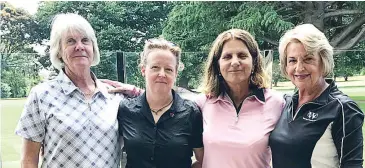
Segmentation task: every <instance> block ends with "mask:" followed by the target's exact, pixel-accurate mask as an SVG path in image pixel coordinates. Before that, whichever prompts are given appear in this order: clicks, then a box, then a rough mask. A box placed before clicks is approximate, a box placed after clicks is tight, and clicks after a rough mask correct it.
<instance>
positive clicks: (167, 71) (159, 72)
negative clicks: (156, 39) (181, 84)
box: [141, 49, 177, 93]
mask: <svg viewBox="0 0 365 168" xmlns="http://www.w3.org/2000/svg"><path fill="white" fill-rule="evenodd" d="M146 59H147V62H146V65H145V66H143V67H142V70H141V71H142V75H143V76H144V77H145V78H146V89H147V90H149V91H152V92H155V93H169V92H171V89H172V87H173V86H174V83H175V80H176V77H177V69H176V66H177V60H176V56H175V55H173V54H172V52H171V51H169V50H162V49H153V50H152V51H151V52H150V53H149V54H148V55H147V58H146Z"/></svg>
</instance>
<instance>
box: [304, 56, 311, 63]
mask: <svg viewBox="0 0 365 168" xmlns="http://www.w3.org/2000/svg"><path fill="white" fill-rule="evenodd" d="M312 60H313V58H310V57H309V58H306V59H305V60H304V61H305V62H309V61H312Z"/></svg>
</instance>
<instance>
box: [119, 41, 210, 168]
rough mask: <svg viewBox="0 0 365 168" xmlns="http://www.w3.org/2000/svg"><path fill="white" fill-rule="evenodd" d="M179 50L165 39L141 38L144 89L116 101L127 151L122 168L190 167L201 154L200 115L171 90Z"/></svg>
mask: <svg viewBox="0 0 365 168" xmlns="http://www.w3.org/2000/svg"><path fill="white" fill-rule="evenodd" d="M180 53H181V50H180V48H179V47H178V46H176V45H175V44H173V43H171V42H169V41H166V40H164V39H152V40H148V41H146V44H145V46H144V50H143V52H142V53H141V64H140V66H141V72H142V75H143V76H144V77H145V80H146V91H145V92H144V93H143V94H142V95H140V96H138V97H136V98H132V99H126V100H123V101H122V102H121V103H120V105H119V111H118V121H119V130H120V134H121V136H123V140H124V146H125V149H126V152H127V164H126V168H152V167H156V168H190V167H191V165H192V161H191V156H192V154H193V153H192V152H193V151H194V153H195V157H196V160H197V161H198V162H197V163H196V165H198V166H199V165H200V163H201V161H202V158H203V142H202V132H203V124H202V114H201V112H200V111H199V109H198V107H197V105H196V104H195V103H193V102H192V101H189V100H185V99H182V98H181V97H180V96H179V95H178V94H176V93H175V91H174V90H173V89H172V88H173V86H174V83H175V80H176V77H177V71H178V69H179V62H180Z"/></svg>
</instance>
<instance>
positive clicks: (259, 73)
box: [200, 29, 269, 96]
mask: <svg viewBox="0 0 365 168" xmlns="http://www.w3.org/2000/svg"><path fill="white" fill-rule="evenodd" d="M233 39H236V40H240V41H242V42H243V43H244V44H245V45H246V46H247V48H248V51H249V52H250V54H251V56H252V61H253V62H252V64H253V74H252V80H250V87H252V86H256V87H258V88H267V87H268V86H269V84H268V81H269V79H268V76H267V74H266V73H265V71H264V69H263V66H262V59H263V57H262V55H261V54H260V50H259V48H258V45H257V42H256V41H255V39H254V37H253V36H252V35H251V34H250V33H249V32H247V31H245V30H242V29H231V30H227V31H224V32H223V33H221V34H219V35H218V37H217V38H216V39H215V40H214V42H213V46H212V48H211V50H210V52H209V55H208V59H207V62H206V65H205V70H204V78H203V82H202V85H201V88H200V90H201V91H202V92H203V93H205V94H209V95H212V96H219V95H220V94H221V93H222V92H223V91H224V87H223V84H222V83H221V82H222V81H220V80H219V64H218V60H219V59H220V57H221V55H222V49H223V46H224V44H225V43H226V42H227V41H229V40H233Z"/></svg>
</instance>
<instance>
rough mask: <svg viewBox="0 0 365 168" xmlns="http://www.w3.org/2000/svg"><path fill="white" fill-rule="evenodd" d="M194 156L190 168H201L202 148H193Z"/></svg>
mask: <svg viewBox="0 0 365 168" xmlns="http://www.w3.org/2000/svg"><path fill="white" fill-rule="evenodd" d="M193 151H194V155H195V159H196V161H195V162H194V163H193V164H192V166H191V167H192V168H201V167H202V164H203V157H204V148H194V149H193Z"/></svg>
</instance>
